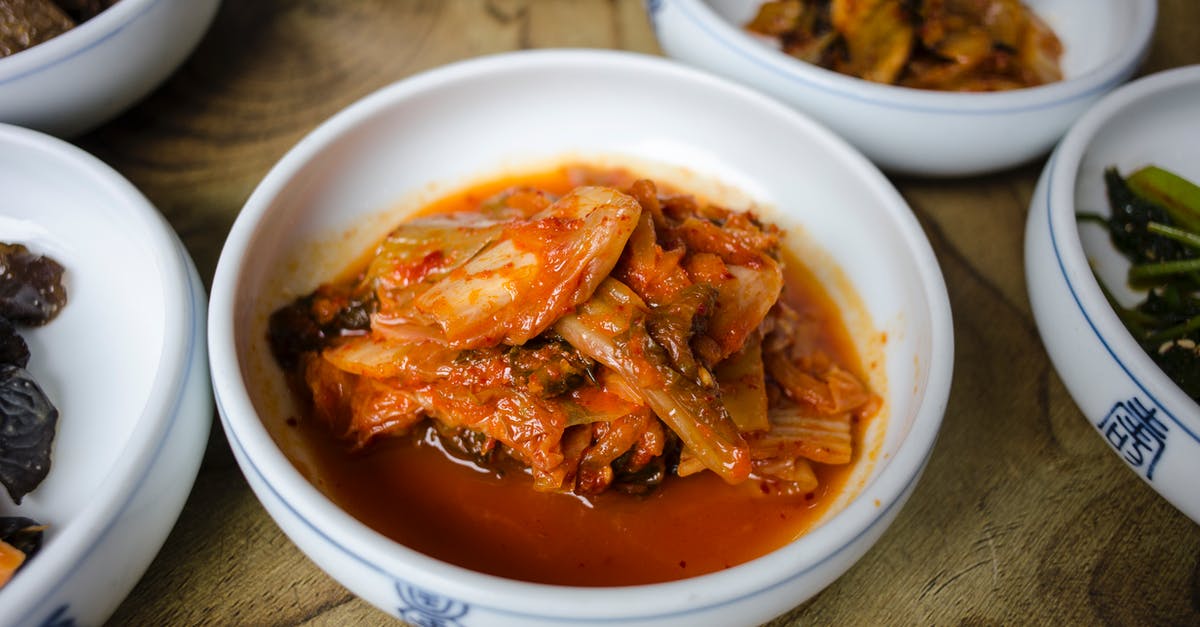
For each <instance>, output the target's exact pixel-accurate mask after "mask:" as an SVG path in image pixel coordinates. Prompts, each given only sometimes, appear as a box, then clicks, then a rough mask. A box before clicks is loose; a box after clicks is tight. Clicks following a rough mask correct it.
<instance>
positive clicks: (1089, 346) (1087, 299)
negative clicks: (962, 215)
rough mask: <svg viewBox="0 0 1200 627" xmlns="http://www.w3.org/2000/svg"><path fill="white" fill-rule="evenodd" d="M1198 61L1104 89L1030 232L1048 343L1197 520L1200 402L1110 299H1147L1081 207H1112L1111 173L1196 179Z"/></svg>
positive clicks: (1035, 297)
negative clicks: (1083, 218) (1146, 170)
mask: <svg viewBox="0 0 1200 627" xmlns="http://www.w3.org/2000/svg"><path fill="white" fill-rule="evenodd" d="M1198 101H1200V67H1196V66H1192V67H1187V68H1182V69H1177V70H1171V71H1167V72H1162V73H1159V74H1154V75H1151V76H1148V77H1145V78H1142V79H1139V80H1137V81H1134V82H1132V83H1130V84H1129V85H1126V86H1124V87H1122V88H1120V89H1118V90H1116V91H1115V92H1113V93H1112V94H1110V95H1109V96H1107V97H1105V98H1104V99H1103V100H1102V101H1101V102H1100V103H1098V104H1097V105H1096V106H1095V107H1094V108H1093V109H1092V110H1090V111H1088V113H1087V114H1086V115H1084V116H1083V117H1082V118H1080V119H1079V121H1078V123H1076V124H1075V125H1074V126H1073V127H1072V128H1071V130H1070V131H1069V132H1068V133H1067V135H1066V136H1065V137H1064V138H1063V141H1062V143H1061V144H1060V145H1059V146H1058V148H1056V149H1055V151H1054V154H1053V155H1052V156H1051V158H1050V162H1049V163H1048V164H1047V166H1046V168H1045V170H1044V171H1043V173H1042V177H1041V179H1040V181H1039V183H1038V186H1037V189H1036V191H1035V192H1034V196H1033V201H1032V204H1031V207H1030V211H1029V218H1028V224H1027V227H1026V231H1025V273H1026V280H1027V283H1028V288H1029V299H1030V302H1031V304H1032V305H1033V313H1034V318H1035V320H1036V321H1037V326H1038V330H1039V332H1040V333H1041V336H1042V341H1043V342H1044V343H1045V345H1046V350H1047V351H1048V352H1049V354H1050V358H1051V360H1052V361H1053V363H1054V366H1055V369H1056V370H1057V371H1058V374H1059V376H1060V377H1062V380H1063V383H1064V384H1065V385H1066V386H1067V390H1068V391H1069V392H1070V393H1071V396H1072V398H1073V399H1074V400H1075V402H1076V403H1077V404H1078V405H1079V408H1080V409H1081V410H1082V411H1083V415H1084V416H1085V417H1086V418H1087V419H1088V421H1089V422H1091V423H1092V426H1094V427H1095V428H1096V430H1097V432H1099V434H1100V435H1101V437H1103V438H1104V440H1105V441H1106V442H1107V443H1108V444H1109V446H1111V447H1112V449H1113V450H1114V452H1115V453H1116V454H1117V455H1118V456H1120V457H1121V459H1122V460H1124V462H1125V463H1126V464H1127V465H1128V466H1129V467H1130V468H1131V469H1133V471H1134V472H1136V473H1137V474H1138V476H1140V477H1141V478H1142V479H1143V480H1145V481H1146V483H1148V484H1149V485H1150V486H1151V487H1152V488H1153V489H1155V490H1157V491H1158V492H1159V493H1161V494H1162V495H1163V496H1164V497H1166V499H1167V500H1168V501H1170V502H1171V503H1172V504H1173V505H1175V507H1177V508H1179V510H1180V511H1182V512H1183V513H1185V514H1187V515H1188V516H1189V517H1191V518H1192V519H1193V520H1195V521H1197V522H1200V492H1197V491H1196V483H1195V478H1196V477H1197V476H1200V406H1198V405H1197V404H1196V402H1195V401H1193V400H1192V399H1191V398H1190V397H1188V395H1187V394H1185V393H1184V392H1183V391H1182V390H1181V389H1180V388H1179V387H1178V386H1177V385H1176V384H1175V383H1174V382H1172V381H1171V379H1170V378H1168V377H1167V376H1166V375H1165V374H1164V373H1163V371H1162V370H1160V369H1159V367H1158V366H1157V365H1156V364H1155V363H1154V362H1153V361H1152V360H1151V359H1150V358H1149V357H1148V356H1147V355H1146V353H1145V352H1144V351H1143V350H1142V348H1141V346H1139V345H1138V343H1137V341H1136V340H1135V339H1134V337H1133V336H1132V335H1131V334H1130V333H1129V332H1128V331H1127V330H1126V328H1125V327H1124V326H1123V325H1122V323H1121V320H1120V319H1119V318H1118V317H1117V315H1116V313H1115V312H1114V310H1113V308H1112V307H1111V306H1110V305H1109V303H1108V301H1107V299H1106V298H1105V295H1104V293H1103V291H1102V290H1101V286H1100V283H1099V282H1098V281H1097V279H1096V276H1097V275H1098V276H1099V277H1100V280H1101V281H1103V283H1104V285H1105V286H1107V287H1108V288H1109V290H1110V291H1111V292H1112V293H1113V295H1114V297H1115V298H1116V299H1117V300H1118V302H1120V303H1121V304H1122V305H1125V306H1130V305H1132V304H1134V303H1136V302H1138V301H1139V300H1141V299H1142V298H1143V297H1144V293H1142V294H1139V293H1137V292H1135V291H1133V290H1131V289H1130V288H1129V287H1128V284H1127V282H1126V271H1127V270H1128V268H1129V262H1128V261H1127V260H1126V259H1125V258H1124V257H1123V256H1122V255H1121V254H1120V253H1119V252H1118V251H1117V250H1116V249H1115V248H1114V247H1113V245H1112V243H1111V241H1110V239H1109V237H1108V233H1107V231H1106V230H1105V229H1103V228H1102V227H1100V226H1098V225H1095V224H1080V223H1079V222H1078V220H1077V214H1078V213H1080V212H1091V213H1098V214H1101V215H1104V216H1108V215H1111V210H1110V208H1109V203H1108V199H1107V197H1106V195H1105V184H1104V171H1105V169H1107V168H1109V167H1116V168H1117V169H1118V170H1119V171H1120V173H1121V174H1122V176H1125V175H1128V174H1129V173H1131V172H1132V171H1134V170H1135V169H1137V168H1140V167H1143V166H1147V165H1158V166H1160V167H1163V168H1166V169H1168V170H1171V171H1173V172H1175V173H1177V174H1179V175H1181V176H1183V177H1184V178H1188V179H1190V180H1192V181H1197V180H1200V123H1197V120H1196V116H1195V110H1196V107H1195V103H1196V102H1198Z"/></svg>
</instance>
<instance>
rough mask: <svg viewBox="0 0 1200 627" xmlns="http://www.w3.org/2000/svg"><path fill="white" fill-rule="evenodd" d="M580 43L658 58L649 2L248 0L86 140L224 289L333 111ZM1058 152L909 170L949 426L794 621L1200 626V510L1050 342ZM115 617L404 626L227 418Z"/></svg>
mask: <svg viewBox="0 0 1200 627" xmlns="http://www.w3.org/2000/svg"><path fill="white" fill-rule="evenodd" d="M1159 12H1160V17H1159V24H1158V31H1157V33H1156V39H1155V43H1154V47H1153V50H1152V53H1151V55H1150V57H1149V59H1148V60H1147V62H1146V64H1145V66H1144V67H1143V72H1149V71H1155V70H1160V69H1164V68H1168V67H1174V66H1179V65H1186V64H1194V63H1200V46H1198V45H1197V44H1196V41H1197V39H1196V34H1195V33H1196V29H1197V27H1198V26H1200V2H1197V1H1196V0H1160V2H1159ZM562 46H582V47H598V48H621V49H627V50H634V51H641V52H647V53H654V54H657V53H659V50H658V48H657V45H656V43H655V40H654V35H653V32H652V30H651V28H650V26H649V24H648V22H647V19H646V16H645V13H644V11H643V8H642V4H641V2H640V1H639V0H490V1H485V0H448V1H445V2H442V1H436V0H423V1H422V0H412V1H399V0H395V1H392V0H256V1H252V2H247V1H238V0H229V1H227V2H225V3H224V5H223V6H222V8H221V11H220V13H219V15H218V16H217V19H216V22H215V23H214V25H213V28H212V30H211V31H210V33H209V34H208V36H207V37H206V39H205V40H204V41H203V43H202V44H201V45H200V47H199V49H198V50H197V51H196V53H195V54H194V55H193V56H192V58H191V59H190V60H189V61H188V62H187V63H186V64H185V65H184V66H183V67H182V68H181V69H180V70H179V72H178V73H177V74H176V75H174V76H173V77H172V78H171V79H170V80H169V81H168V82H167V83H166V84H165V85H164V86H163V87H162V88H160V89H159V90H158V91H156V92H155V93H154V94H152V95H151V96H150V97H149V98H148V99H146V100H145V101H143V102H142V103H140V104H139V105H138V106H137V107H135V108H134V109H132V110H131V111H130V112H128V113H127V114H126V115H124V116H123V117H121V118H119V119H117V120H115V121H113V122H111V123H110V124H108V125H106V126H104V127H102V128H100V129H98V130H97V131H95V132H93V133H91V134H89V135H87V136H85V137H82V138H80V139H79V140H78V142H77V143H79V144H80V145H81V146H83V147H84V148H85V149H87V150H89V151H91V152H92V153H93V154H96V155H97V156H99V157H100V158H102V159H103V160H105V161H106V162H108V163H109V164H111V165H112V166H114V167H115V168H116V169H117V170H119V171H120V172H122V173H123V174H124V175H125V176H126V177H128V178H129V179H130V180H131V181H133V183H135V184H136V185H137V186H138V187H139V188H141V190H142V191H143V192H144V193H145V194H146V195H147V196H148V197H149V198H150V199H151V200H152V201H153V202H154V203H155V204H156V205H157V206H158V207H159V209H160V210H161V211H162V212H163V214H165V215H166V217H167V218H168V220H169V221H170V223H171V224H172V225H173V226H174V227H175V229H176V230H177V231H178V232H179V234H180V235H181V237H182V239H183V241H184V243H185V244H186V246H187V248H188V249H189V250H190V251H191V253H192V255H193V257H194V259H195V261H196V264H197V266H198V268H199V270H200V274H201V275H202V276H203V277H204V279H205V281H206V283H207V282H208V281H210V280H211V277H212V274H213V270H214V268H215V266H216V261H217V258H218V255H219V254H220V251H221V246H222V244H223V242H224V240H225V237H226V234H227V233H228V230H229V228H230V226H231V224H232V223H233V220H234V218H235V217H236V216H237V213H238V210H239V208H240V207H241V205H242V203H243V202H244V201H245V200H246V198H247V197H248V196H249V194H250V192H251V191H252V189H253V188H254V186H255V185H256V184H257V183H258V181H259V180H260V179H261V178H262V176H263V175H264V174H265V173H266V171H267V170H268V168H269V167H270V166H271V165H272V164H273V163H274V162H275V161H276V160H277V159H278V158H279V157H280V156H282V155H283V153H284V152H285V151H287V150H288V148H290V147H291V146H292V145H293V144H295V143H296V141H298V140H299V139H300V138H301V137H302V136H303V135H304V134H305V133H307V132H308V131H310V130H311V129H313V128H314V127H315V126H316V125H317V124H318V123H320V122H321V121H322V120H324V119H325V118H327V117H328V116H330V115H331V114H333V113H334V112H336V111H337V110H339V109H341V108H342V107H344V106H346V105H347V104H349V103H351V102H352V101H354V100H356V99H358V98H359V97H361V96H363V95H364V94H367V93H368V92H371V91H373V90H375V89H377V88H379V87H381V86H383V85H386V84H388V83H391V82H393V81H396V80H398V79H402V78H404V77H406V76H409V75H411V74H413V73H415V72H419V71H421V70H425V69H429V68H432V67H435V66H438V65H442V64H445V63H448V62H452V61H455V60H459V59H465V58H469V57H474V56H478V55H482V54H488V53H493V52H500V51H505V50H512V49H520V48H544V47H562ZM1197 111H1198V115H1200V106H1198V108H1197ZM1041 166H1042V162H1041V161H1039V162H1036V163H1031V164H1029V165H1027V166H1025V167H1021V168H1018V169H1015V170H1012V171H1008V172H1003V173H1000V174H996V175H992V176H985V177H977V178H970V179H963V180H951V181H946V180H922V179H908V178H902V179H894V182H895V183H896V186H897V187H898V188H899V189H900V191H901V192H902V193H903V195H904V197H905V198H906V199H907V200H908V202H909V203H910V204H911V206H912V208H913V210H914V211H915V212H916V214H917V216H918V217H919V219H920V222H921V224H922V225H923V227H924V229H925V231H926V233H927V234H928V236H929V239H930V241H931V242H932V244H933V247H934V250H935V251H936V253H937V256H938V260H939V261H940V263H941V266H942V270H943V272H944V274H945V277H946V282H947V284H948V287H949V293H950V300H951V306H952V307H953V311H954V326H955V334H956V344H957V346H956V356H955V358H956V363H955V373H954V385H953V389H952V392H951V396H950V403H949V408H948V410H947V412H946V417H945V423H944V426H943V428H942V431H941V437H940V440H939V442H938V444H937V447H936V449H935V451H934V453H933V457H932V460H931V461H930V463H929V466H928V469H927V470H926V471H925V475H924V478H923V480H922V481H921V482H920V484H919V485H918V486H917V488H916V492H915V493H914V494H913V496H912V498H911V499H910V501H909V502H908V505H907V506H906V507H905V508H904V509H903V510H902V512H901V513H900V515H899V517H898V519H897V520H896V521H895V523H894V524H893V525H892V526H891V528H890V529H889V530H888V531H887V532H886V534H885V535H884V536H883V538H882V539H881V540H880V541H879V543H878V544H877V545H876V546H875V547H874V548H872V549H871V551H870V552H868V553H867V555H866V556H865V557H864V558H863V559H862V560H861V561H860V562H859V563H858V564H857V565H855V566H854V567H853V568H852V569H851V570H850V571H849V572H847V573H846V574H845V575H844V576H843V577H841V578H840V579H839V580H838V581H836V582H835V583H834V584H833V585H831V586H830V587H829V588H827V589H826V590H825V591H824V592H822V593H821V594H819V595H818V596H817V597H815V598H814V599H812V600H810V601H809V602H807V603H805V604H803V605H801V606H799V607H797V608H796V609H795V610H793V611H792V612H790V613H788V614H786V615H785V616H782V617H779V618H778V619H777V620H776V621H774V622H773V623H772V624H774V625H792V624H870V625H875V624H936V625H945V624H963V623H967V624H1052V623H1058V624H1095V623H1101V624H1115V625H1142V624H1153V625H1167V624H1200V526H1198V525H1196V524H1195V523H1193V522H1191V521H1190V520H1188V519H1187V518H1186V517H1184V516H1183V515H1182V514H1180V513H1179V512H1177V511H1176V510H1174V509H1173V508H1172V507H1171V506H1170V505H1169V504H1168V503H1167V502H1166V501H1164V500H1163V499H1162V498H1160V497H1159V496H1158V495H1157V494H1156V493H1155V492H1153V491H1152V490H1151V489H1150V488H1149V487H1147V486H1146V485H1145V484H1143V483H1142V482H1141V481H1140V480H1139V479H1138V478H1137V477H1136V476H1135V475H1134V474H1133V473H1132V472H1130V471H1129V470H1128V469H1126V468H1125V467H1123V466H1122V464H1121V463H1120V462H1119V460H1118V459H1117V457H1116V456H1115V455H1113V453H1112V452H1111V451H1110V450H1109V449H1108V448H1107V447H1106V445H1105V444H1104V443H1103V442H1102V441H1101V439H1100V438H1099V437H1097V436H1096V434H1095V433H1094V432H1093V431H1092V429H1091V427H1090V426H1089V425H1088V424H1087V422H1086V421H1085V419H1084V418H1083V417H1082V415H1081V414H1080V413H1079V410H1078V409H1077V408H1076V407H1075V405H1074V404H1073V403H1072V401H1071V399H1070V397H1069V396H1068V395H1067V393H1066V391H1065V389H1064V388H1063V386H1062V384H1061V382H1060V381H1059V379H1058V377H1057V375H1056V374H1055V372H1054V370H1053V368H1052V367H1051V365H1050V362H1049V361H1048V359H1047V357H1046V353H1045V352H1044V350H1043V348H1042V346H1041V344H1040V342H1039V339H1038V335H1037V330H1036V328H1035V326H1034V322H1033V318H1032V315H1031V312H1030V306H1029V301H1028V297H1027V295H1026V291H1025V283H1024V274H1023V263H1022V240H1023V233H1024V224H1025V216H1026V212H1027V209H1028V204H1029V198H1030V194H1031V193H1032V190H1033V186H1034V182H1035V179H1036V177H1037V174H1038V172H1039V171H1040V168H1041ZM1198 479H1200V478H1198ZM111 624H112V625H200V624H205V625H208V624H211V625H376V624H393V621H392V619H390V618H388V617H387V616H386V615H385V614H383V613H382V612H380V611H378V610H375V609H374V608H372V607H371V606H369V605H368V604H366V603H365V602H363V601H361V600H359V599H358V598H356V597H355V596H354V595H352V594H351V593H350V592H348V591H347V590H346V589H345V588H343V587H342V586H341V585H339V584H338V583H336V582H335V581H333V580H332V579H331V578H329V577H328V576H327V575H325V574H324V573H323V572H322V571H321V570H319V569H318V568H317V567H316V566H315V565H313V564H312V563H311V562H310V561H309V560H308V559H307V558H305V557H304V555H303V554H301V553H300V551H299V550H298V549H297V548H296V547H295V546H293V545H292V543H291V542H290V541H289V540H288V539H287V538H286V537H285V536H284V535H283V534H282V533H281V532H280V530H279V528H278V527H277V526H276V525H275V523H274V522H272V520H271V519H270V518H269V517H268V516H267V514H266V512H265V510H263V508H262V507H261V506H260V505H259V503H258V501H257V500H256V499H255V497H254V495H253V494H252V493H251V492H250V489H249V487H248V486H247V484H246V483H245V480H244V479H243V477H242V475H241V473H240V471H239V470H238V468H237V466H236V464H235V462H234V460H233V457H232V454H231V453H230V451H229V448H228V445H227V444H226V442H225V439H224V435H223V433H222V432H221V430H220V427H219V425H217V424H216V422H215V421H214V426H213V432H212V437H211V439H210V442H209V446H208V450H207V453H206V455H205V459H204V463H203V466H202V468H201V470H200V475H199V478H198V479H197V481H196V485H195V488H194V490H193V492H192V494H191V496H190V499H189V500H188V502H187V505H186V507H185V509H184V510H183V513H182V515H181V517H180V520H179V522H178V524H177V525H176V527H175V529H174V531H173V532H172V533H171V535H170V537H169V538H168V539H167V542H166V545H165V546H164V547H163V549H162V551H161V553H160V554H159V555H158V557H157V559H156V560H155V561H154V562H153V564H152V565H151V566H150V569H149V570H148V572H147V573H146V575H145V576H144V577H143V578H142V580H141V581H140V582H139V583H138V585H137V587H136V588H135V589H134V590H133V592H132V594H131V595H130V596H129V597H128V598H127V599H126V600H125V602H124V603H123V604H122V605H121V606H120V607H119V608H118V610H117V612H116V613H115V614H114V615H113V617H112V619H111Z"/></svg>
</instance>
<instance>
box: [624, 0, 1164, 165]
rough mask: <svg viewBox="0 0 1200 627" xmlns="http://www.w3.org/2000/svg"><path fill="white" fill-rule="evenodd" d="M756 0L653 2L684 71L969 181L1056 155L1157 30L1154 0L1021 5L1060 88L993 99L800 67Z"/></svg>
mask: <svg viewBox="0 0 1200 627" xmlns="http://www.w3.org/2000/svg"><path fill="white" fill-rule="evenodd" d="M761 4H762V2H761V0H656V1H653V2H647V6H648V7H649V12H650V17H651V19H652V21H653V23H654V29H655V33H656V34H657V35H658V40H659V44H660V45H661V46H662V49H663V51H664V52H666V53H667V54H668V55H670V56H672V57H674V58H676V59H679V60H681V61H683V62H685V63H688V64H691V65H694V66H696V67H699V68H703V69H705V70H709V71H711V72H714V73H716V74H719V75H721V76H726V77H728V78H731V79H734V80H736V81H739V82H742V83H744V84H746V85H749V86H751V87H754V88H756V89H759V90H761V91H763V92H765V93H767V94H770V95H772V96H775V97H777V98H779V99H781V100H783V101H784V102H786V103H788V104H790V105H792V106H794V107H796V108H797V109H799V110H801V111H804V112H806V113H808V114H810V115H812V116H813V117H814V118H816V119H817V120H818V121H820V122H823V123H824V124H826V125H828V126H829V127H830V128H832V129H833V130H834V131H836V132H837V133H839V134H840V135H842V136H843V137H845V138H846V139H848V140H849V141H850V143H852V144H854V145H855V146H857V147H858V148H859V149H860V150H862V151H863V153H865V154H866V155H867V157H869V158H870V159H871V160H872V161H874V162H875V163H876V164H877V165H879V166H880V167H881V168H883V169H884V170H887V171H891V172H895V173H901V174H916V175H930V176H965V175H972V174H980V173H984V172H989V171H994V170H1000V169H1003V168H1008V167H1012V166H1015V165H1018V164H1020V163H1023V162H1025V161H1029V160H1031V159H1034V158H1036V157H1039V156H1041V155H1043V154H1044V153H1046V152H1047V151H1049V150H1050V149H1051V148H1052V147H1053V146H1054V143H1055V142H1056V141H1057V140H1058V139H1059V138H1060V137H1061V136H1062V134H1063V133H1064V132H1066V130H1067V128H1068V127H1069V126H1070V125H1071V122H1073V121H1074V120H1075V119H1076V118H1078V117H1079V115H1080V114H1082V113H1083V112H1084V111H1085V110H1087V108H1088V106H1089V105H1091V104H1093V103H1094V102H1095V101H1096V100H1097V99H1098V98H1100V97H1101V96H1103V95H1104V94H1105V93H1106V92H1108V91H1109V90H1111V89H1113V88H1114V87H1116V86H1117V85H1119V84H1121V83H1122V82H1124V81H1125V80H1127V79H1128V78H1129V77H1130V76H1131V75H1133V73H1134V71H1135V70H1136V69H1137V66H1138V64H1139V63H1140V62H1141V60H1142V58H1143V57H1144V55H1145V53H1146V50H1147V48H1148V46H1149V44H1150V40H1151V37H1152V35H1153V32H1154V24H1155V15H1156V13H1157V6H1156V3H1155V1H1154V0H1102V1H1098V2H1074V1H1072V0H1026V4H1027V5H1028V6H1029V7H1030V8H1031V9H1033V10H1034V12H1035V13H1037V14H1038V15H1039V16H1040V17H1042V18H1043V19H1044V20H1045V21H1046V22H1047V23H1048V24H1049V25H1050V27H1051V28H1053V29H1054V31H1055V33H1056V34H1057V35H1058V37H1059V39H1060V40H1061V41H1062V43H1063V46H1064V53H1063V58H1062V66H1063V74H1064V76H1065V77H1066V78H1065V80H1063V81H1060V82H1057V83H1050V84H1047V85H1043V86H1039V87H1032V88H1025V89H1016V90H1012V91H1001V92H990V93H950V92H938V91H929V90H919V89H911V88H907V87H897V86H893V85H882V84H877V83H872V82H869V81H866V80H862V79H859V78H855V77H851V76H846V75H843V74H839V73H837V72H834V71H832V70H827V69H824V68H821V67H818V66H816V65H813V64H810V63H805V62H803V61H800V60H798V59H796V58H793V57H791V56H789V55H787V54H785V53H783V52H781V51H780V50H779V49H778V47H777V46H775V45H773V44H771V43H768V42H766V40H764V39H761V38H758V37H756V36H754V35H752V34H750V33H749V32H748V31H746V29H745V28H744V25H745V24H746V23H747V22H749V21H750V19H751V18H752V17H753V16H754V14H755V12H756V11H757V10H758V7H759V5H761Z"/></svg>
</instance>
